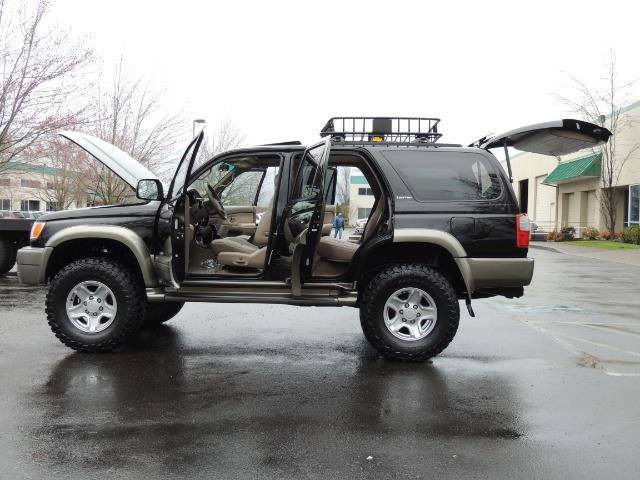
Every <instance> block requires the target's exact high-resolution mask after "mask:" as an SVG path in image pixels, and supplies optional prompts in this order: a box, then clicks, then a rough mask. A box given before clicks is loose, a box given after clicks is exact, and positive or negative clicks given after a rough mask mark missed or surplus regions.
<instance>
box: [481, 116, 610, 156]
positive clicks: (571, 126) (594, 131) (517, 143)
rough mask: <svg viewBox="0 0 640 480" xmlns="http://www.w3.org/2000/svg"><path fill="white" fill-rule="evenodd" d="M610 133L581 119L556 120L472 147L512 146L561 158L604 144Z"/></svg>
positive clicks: (524, 128) (514, 131) (507, 133)
mask: <svg viewBox="0 0 640 480" xmlns="http://www.w3.org/2000/svg"><path fill="white" fill-rule="evenodd" d="M610 136H611V132H610V131H609V130H607V129H606V128H604V127H601V126H599V125H595V124H593V123H589V122H584V121H582V120H573V119H565V120H555V121H552V122H544V123H537V124H535V125H528V126H526V127H521V128H517V129H515V130H511V131H508V132H504V133H501V134H499V135H494V136H492V137H489V138H486V137H485V138H482V139H480V140H478V141H477V142H475V143H473V144H472V146H476V147H480V148H484V149H485V150H487V149H489V148H498V147H504V146H505V145H506V146H507V147H513V148H515V149H516V150H522V151H523V152H532V153H539V154H542V155H552V156H556V157H557V156H560V155H566V154H568V153H573V152H577V151H578V150H582V149H584V148H590V147H595V146H596V145H599V144H602V143H606V142H607V140H609V137H610Z"/></svg>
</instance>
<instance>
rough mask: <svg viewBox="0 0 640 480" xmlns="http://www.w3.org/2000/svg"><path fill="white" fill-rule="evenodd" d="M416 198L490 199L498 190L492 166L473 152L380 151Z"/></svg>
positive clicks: (494, 196)
mask: <svg viewBox="0 0 640 480" xmlns="http://www.w3.org/2000/svg"><path fill="white" fill-rule="evenodd" d="M383 154H384V156H385V157H386V158H387V159H388V160H389V162H390V163H391V165H393V168H395V170H396V171H397V172H398V174H399V175H400V177H401V178H402V180H404V182H405V183H406V184H407V186H408V187H409V190H411V193H412V194H413V196H414V197H415V199H416V200H418V201H421V202H429V201H441V200H443V201H446V200H493V199H495V198H498V197H499V196H500V194H501V193H502V184H501V182H500V178H499V175H498V172H497V171H496V169H495V168H494V166H493V165H492V164H491V163H490V162H489V161H488V160H487V159H486V158H485V157H484V156H483V155H481V154H479V153H474V152H468V153H467V152H425V151H418V150H397V151H388V152H384V153H383Z"/></svg>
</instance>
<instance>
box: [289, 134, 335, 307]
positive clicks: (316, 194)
mask: <svg viewBox="0 0 640 480" xmlns="http://www.w3.org/2000/svg"><path fill="white" fill-rule="evenodd" d="M330 147H331V139H330V137H328V138H327V139H326V140H325V141H324V142H321V143H319V144H316V145H314V146H312V147H310V148H308V149H307V150H306V151H305V153H304V156H303V158H302V162H301V163H300V167H299V169H298V173H297V175H296V180H295V182H294V184H293V189H292V199H291V200H290V201H289V204H288V205H287V208H286V212H285V225H286V226H285V230H286V229H287V228H288V229H289V236H290V237H292V238H293V242H292V243H290V245H289V250H290V252H292V254H293V259H292V262H291V290H292V293H293V295H296V296H300V295H301V294H302V284H303V283H304V281H305V280H306V279H307V278H309V276H311V271H312V269H313V256H314V253H315V250H316V246H317V243H318V240H319V239H320V236H321V235H322V227H323V220H324V218H323V217H324V203H325V190H324V186H325V171H326V167H327V163H328V161H329V153H330Z"/></svg>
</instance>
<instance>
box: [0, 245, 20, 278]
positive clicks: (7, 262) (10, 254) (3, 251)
mask: <svg viewBox="0 0 640 480" xmlns="http://www.w3.org/2000/svg"><path fill="white" fill-rule="evenodd" d="M17 254H18V248H17V247H16V245H14V243H13V242H12V241H11V240H9V239H8V238H0V275H4V274H5V273H7V272H8V271H9V270H11V269H12V268H13V266H14V265H15V264H16V255H17Z"/></svg>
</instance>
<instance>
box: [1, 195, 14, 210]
mask: <svg viewBox="0 0 640 480" xmlns="http://www.w3.org/2000/svg"><path fill="white" fill-rule="evenodd" d="M0 210H11V200H10V199H8V198H2V199H0Z"/></svg>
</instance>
